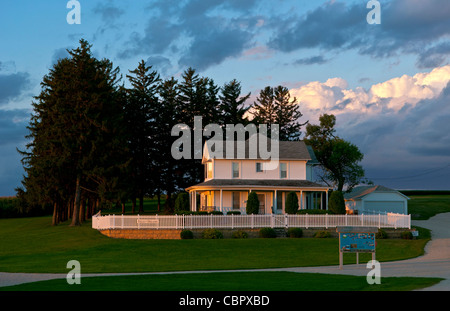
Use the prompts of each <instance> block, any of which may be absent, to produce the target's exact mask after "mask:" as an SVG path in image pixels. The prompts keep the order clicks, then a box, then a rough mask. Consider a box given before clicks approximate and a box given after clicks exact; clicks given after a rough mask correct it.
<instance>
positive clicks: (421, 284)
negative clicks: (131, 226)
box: [0, 272, 441, 292]
mask: <svg viewBox="0 0 450 311" xmlns="http://www.w3.org/2000/svg"><path fill="white" fill-rule="evenodd" d="M440 281H441V279H438V278H413V277H402V278H400V277H383V278H381V284H372V285H370V284H368V282H367V280H366V277H362V276H349V275H332V274H317V273H295V272H239V273H237V272H220V273H189V274H184V273H183V274H169V275H135V276H107V277H84V278H83V277H82V278H81V284H77V285H69V284H68V283H67V281H66V280H65V279H57V280H50V281H41V282H34V283H28V284H21V285H16V286H10V287H4V288H1V287H0V291H36V290H38V291H73V290H76V291H172V292H173V291H392V290H395V291H409V290H417V289H421V288H425V287H429V286H432V285H434V284H436V283H438V282H440Z"/></svg>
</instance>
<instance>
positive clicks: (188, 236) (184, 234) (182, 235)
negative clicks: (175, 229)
mask: <svg viewBox="0 0 450 311" xmlns="http://www.w3.org/2000/svg"><path fill="white" fill-rule="evenodd" d="M180 238H181V239H182V240H189V239H193V238H194V233H193V232H192V231H191V230H183V231H181V233H180Z"/></svg>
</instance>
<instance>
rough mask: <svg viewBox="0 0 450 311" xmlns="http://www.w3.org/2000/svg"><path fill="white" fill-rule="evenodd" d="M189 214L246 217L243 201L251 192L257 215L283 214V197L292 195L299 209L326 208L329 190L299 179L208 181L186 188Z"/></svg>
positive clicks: (244, 201)
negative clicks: (233, 214)
mask: <svg viewBox="0 0 450 311" xmlns="http://www.w3.org/2000/svg"><path fill="white" fill-rule="evenodd" d="M186 190H187V191H188V192H189V198H190V208H191V211H208V212H212V211H220V212H222V213H224V214H226V213H228V212H240V213H241V214H242V215H244V214H246V205H247V199H248V195H249V193H250V192H252V191H255V192H256V194H257V195H258V199H259V202H260V207H259V214H284V213H285V202H286V197H287V194H288V193H289V192H291V191H293V192H295V193H296V194H297V197H298V202H299V209H323V210H327V209H328V191H329V188H328V187H325V186H323V185H320V184H317V183H313V182H309V181H303V180H296V181H292V180H283V181H280V180H274V181H269V180H239V181H237V180H223V181H220V180H210V181H207V182H204V183H201V184H198V185H195V186H192V187H189V188H187V189H186Z"/></svg>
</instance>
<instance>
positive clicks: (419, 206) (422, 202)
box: [408, 194, 450, 220]
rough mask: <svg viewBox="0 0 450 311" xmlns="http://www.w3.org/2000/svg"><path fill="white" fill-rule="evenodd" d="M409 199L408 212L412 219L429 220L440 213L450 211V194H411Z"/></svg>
mask: <svg viewBox="0 0 450 311" xmlns="http://www.w3.org/2000/svg"><path fill="white" fill-rule="evenodd" d="M409 198H410V200H409V201H408V213H409V214H411V219H414V220H427V219H429V218H430V217H433V216H435V215H437V214H439V213H449V212H450V195H448V194H440V195H411V196H409Z"/></svg>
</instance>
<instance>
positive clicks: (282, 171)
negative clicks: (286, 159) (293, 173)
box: [280, 163, 287, 178]
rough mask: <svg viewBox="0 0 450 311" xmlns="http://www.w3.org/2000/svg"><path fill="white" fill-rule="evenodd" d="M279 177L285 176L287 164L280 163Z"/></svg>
mask: <svg viewBox="0 0 450 311" xmlns="http://www.w3.org/2000/svg"><path fill="white" fill-rule="evenodd" d="M280 178H287V164H286V163H280Z"/></svg>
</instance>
